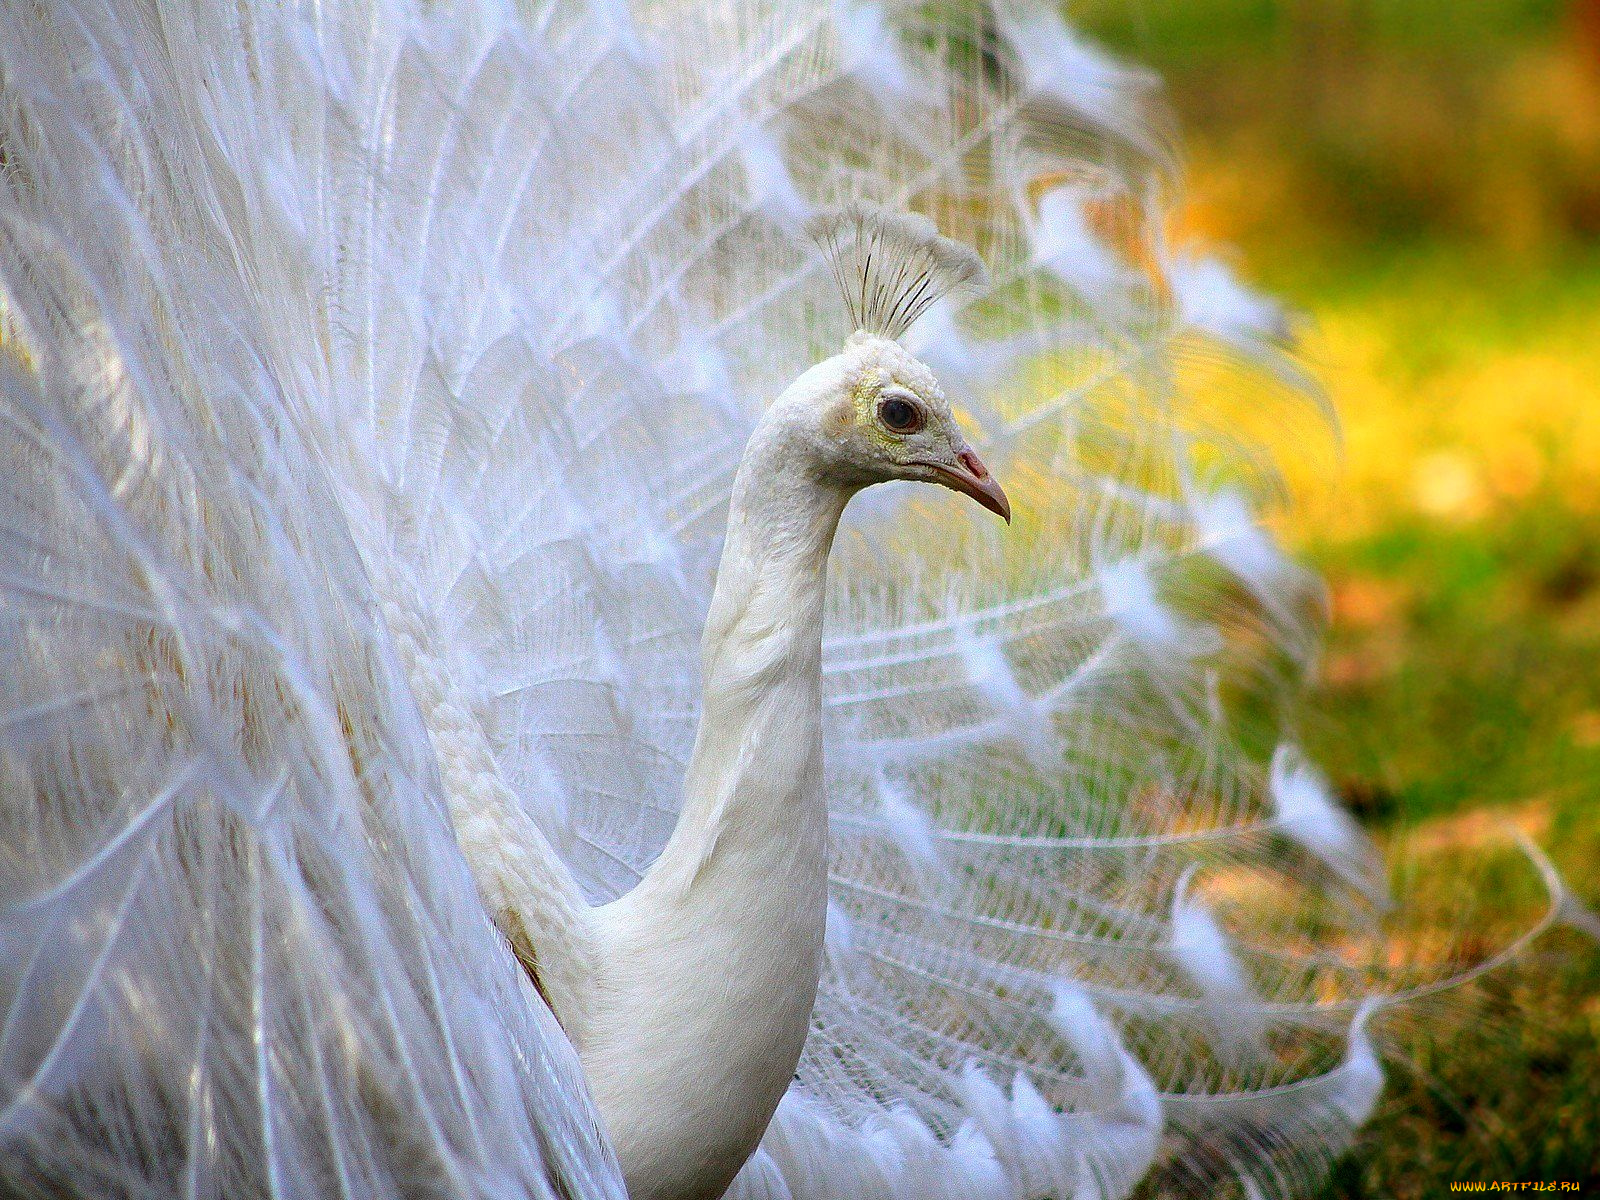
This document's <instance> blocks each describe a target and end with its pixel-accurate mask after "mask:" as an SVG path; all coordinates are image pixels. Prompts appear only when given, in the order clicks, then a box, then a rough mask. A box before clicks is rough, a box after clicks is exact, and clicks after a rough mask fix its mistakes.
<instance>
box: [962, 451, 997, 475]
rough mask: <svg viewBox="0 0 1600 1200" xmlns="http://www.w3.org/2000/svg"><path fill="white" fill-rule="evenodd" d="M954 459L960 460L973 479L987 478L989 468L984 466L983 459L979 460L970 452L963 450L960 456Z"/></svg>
mask: <svg viewBox="0 0 1600 1200" xmlns="http://www.w3.org/2000/svg"><path fill="white" fill-rule="evenodd" d="M956 457H957V458H959V459H960V460H961V465H962V466H964V467H965V468H966V469H967V470H969V471H971V472H972V475H973V478H975V479H987V478H989V468H988V467H986V466H984V465H983V459H981V458H979V457H978V456H977V455H976V454H974V453H973V452H972V451H971V450H963V451H962V452H961V453H960V454H958V455H956Z"/></svg>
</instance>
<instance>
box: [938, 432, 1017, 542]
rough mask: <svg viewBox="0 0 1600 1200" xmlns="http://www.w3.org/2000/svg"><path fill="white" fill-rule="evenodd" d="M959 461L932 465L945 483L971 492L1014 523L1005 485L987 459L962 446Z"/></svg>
mask: <svg viewBox="0 0 1600 1200" xmlns="http://www.w3.org/2000/svg"><path fill="white" fill-rule="evenodd" d="M956 461H957V463H958V464H959V465H956V466H947V465H945V464H943V463H929V464H928V465H929V466H931V467H932V468H933V469H934V470H935V471H937V472H938V473H939V482H940V483H942V484H944V485H945V487H947V488H951V489H952V490H954V491H957V492H960V493H962V494H963V495H967V496H971V497H972V498H973V499H974V500H976V501H977V502H978V503H979V504H981V505H983V506H984V507H985V508H987V509H988V510H989V511H990V512H992V513H994V514H996V515H997V516H999V517H1000V518H1001V519H1002V520H1003V521H1005V523H1006V524H1007V525H1009V524H1011V501H1009V500H1007V499H1006V493H1005V489H1004V488H1002V487H1001V486H1000V483H999V481H998V480H996V479H995V477H994V476H993V475H991V474H989V468H988V467H986V466H984V465H983V460H982V459H981V458H979V457H978V456H977V455H976V454H974V453H973V452H972V451H971V450H962V451H961V452H959V453H958V454H957V455H956Z"/></svg>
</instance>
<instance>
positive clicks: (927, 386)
mask: <svg viewBox="0 0 1600 1200" xmlns="http://www.w3.org/2000/svg"><path fill="white" fill-rule="evenodd" d="M775 407H777V408H778V409H779V410H780V411H778V412H774V413H773V414H771V416H773V417H776V418H777V419H778V420H780V421H782V422H783V423H784V424H785V425H787V426H788V427H789V428H788V431H787V432H788V433H789V435H790V437H791V438H796V439H797V440H798V441H800V442H802V443H803V444H805V445H806V446H807V448H808V450H809V457H810V458H811V460H812V463H813V465H814V468H815V469H816V471H817V474H818V476H819V477H820V478H821V479H822V480H825V481H826V482H830V483H834V484H837V485H841V486H843V487H845V488H848V489H851V490H854V489H857V488H862V487H867V486H870V485H871V484H874V483H884V482H887V481H888V480H891V479H909V480H915V481H918V482H921V483H936V484H939V485H940V486H942V487H947V488H950V489H951V490H952V491H957V492H960V493H962V494H963V495H965V496H969V497H971V498H972V499H973V500H976V501H977V502H978V503H979V504H981V505H983V507H984V508H987V509H988V510H989V511H990V512H992V513H995V514H997V515H998V516H1000V517H1001V518H1002V519H1004V520H1005V521H1006V522H1007V523H1008V524H1009V523H1010V521H1011V504H1010V501H1009V500H1008V499H1007V498H1006V494H1005V491H1004V489H1003V488H1001V486H1000V484H999V481H998V480H996V479H995V477H994V476H993V475H992V474H990V472H989V469H988V468H987V467H986V466H984V464H983V460H982V459H980V458H979V457H978V455H977V454H976V453H975V452H974V451H973V449H972V447H971V446H969V445H968V444H967V440H966V438H965V436H964V435H963V434H962V432H961V428H960V426H959V425H958V424H957V423H956V419H955V414H954V413H953V412H952V411H951V409H950V403H949V401H948V400H947V399H946V398H945V394H944V390H943V389H942V388H941V387H940V386H939V382H938V380H937V379H935V378H934V375H933V372H932V371H930V370H929V369H928V368H927V367H926V366H925V365H924V364H923V363H921V362H919V361H918V360H917V359H916V358H914V357H913V356H912V355H911V354H910V352H908V351H907V350H906V349H905V348H904V347H903V346H901V345H900V344H899V343H898V342H895V341H891V340H889V339H887V338H882V337H877V336H874V335H872V334H868V333H855V334H853V335H851V337H850V339H849V340H848V341H847V342H846V343H845V347H844V350H843V351H842V352H841V353H839V354H836V355H834V356H833V357H832V358H829V359H827V360H825V361H824V362H821V363H818V364H817V365H816V366H815V367H813V368H811V370H809V371H807V372H806V373H805V374H804V375H802V376H801V377H800V379H799V380H797V381H796V382H795V384H794V386H793V387H791V388H790V389H789V390H788V391H787V392H786V393H785V394H784V396H783V397H782V399H780V400H779V401H778V405H777V406H775Z"/></svg>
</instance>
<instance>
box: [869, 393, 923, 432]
mask: <svg viewBox="0 0 1600 1200" xmlns="http://www.w3.org/2000/svg"><path fill="white" fill-rule="evenodd" d="M878 411H879V413H880V414H881V415H882V417H883V423H884V424H885V425H887V426H888V427H889V428H890V429H896V430H899V431H901V432H902V433H908V432H910V431H911V430H913V429H915V428H916V427H917V409H916V405H914V404H912V403H911V401H909V400H902V399H900V398H899V397H891V398H890V399H888V400H885V401H884V402H883V407H882V408H881V409H879V410H878Z"/></svg>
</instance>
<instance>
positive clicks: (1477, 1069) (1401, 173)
mask: <svg viewBox="0 0 1600 1200" xmlns="http://www.w3.org/2000/svg"><path fill="white" fill-rule="evenodd" d="M1068 7H1069V11H1070V12H1071V14H1072V16H1073V17H1074V18H1075V20H1076V22H1077V24H1078V26H1079V27H1080V28H1082V29H1084V30H1085V31H1086V32H1088V33H1090V34H1092V35H1093V36H1094V37H1095V38H1096V39H1097V40H1098V41H1099V42H1100V43H1101V44H1102V45H1104V46H1106V47H1109V48H1110V49H1112V50H1113V51H1115V52H1116V53H1118V54H1119V55H1120V56H1121V57H1123V58H1124V59H1126V60H1129V61H1132V62H1137V63H1141V64H1148V65H1149V66H1150V67H1151V68H1153V69H1154V70H1155V71H1156V72H1158V73H1159V75H1160V76H1161V78H1162V79H1163V80H1164V83H1165V88H1166V93H1167V97H1168V99H1169V101H1170V104H1171V106H1172V108H1173V109H1174V110H1175V112H1176V114H1177V120H1178V123H1179V125H1180V127H1181V130H1182V144H1183V146H1184V148H1185V154H1186V156H1187V157H1186V161H1185V164H1184V173H1183V177H1184V196H1183V203H1182V206H1181V208H1180V210H1179V215H1178V218H1177V228H1176V229H1175V230H1174V231H1173V232H1174V236H1175V237H1176V238H1178V239H1180V240H1181V239H1183V238H1185V237H1202V238H1204V239H1205V240H1207V241H1214V242H1221V243H1225V244H1229V245H1232V246H1235V247H1237V248H1238V257H1239V259H1240V264H1239V265H1240V267H1241V269H1242V272H1243V274H1244V275H1245V276H1246V277H1247V278H1250V279H1252V280H1254V281H1256V282H1258V283H1260V284H1261V285H1263V286H1264V287H1265V288H1266V289H1268V290H1269V291H1272V292H1274V293H1275V294H1277V295H1279V296H1281V297H1284V298H1286V299H1287V300H1288V301H1289V302H1290V303H1291V304H1293V305H1295V306H1297V307H1298V308H1299V309H1300V310H1302V311H1303V312H1304V313H1306V314H1307V315H1308V317H1309V321H1308V332H1307V340H1306V354H1307V357H1308V358H1309V360H1310V361H1311V363H1312V364H1313V365H1314V367H1315V368H1316V370H1317V372H1318V374H1319V375H1320V376H1321V378H1322V379H1323V380H1324V381H1325V383H1326V386H1327V388H1328V390H1329V393H1330V395H1331V398H1332V400H1333V403H1334V406H1335V407H1336V409H1337V410H1338V413H1339V418H1340V424H1341V428H1342V450H1341V452H1340V454H1339V455H1338V456H1337V457H1332V456H1323V457H1321V458H1318V457H1317V456H1310V457H1309V458H1308V460H1307V462H1306V463H1304V464H1300V465H1299V467H1298V468H1297V469H1296V472H1295V473H1296V475H1297V477H1296V478H1295V479H1294V480H1293V482H1294V483H1295V484H1296V491H1297V493H1298V502H1297V505H1296V507H1295V510H1294V512H1293V513H1292V514H1291V515H1290V517H1289V518H1288V519H1287V524H1286V527H1285V529H1284V534H1285V536H1286V537H1287V538H1288V540H1289V541H1290V542H1291V543H1292V544H1294V545H1295V546H1296V547H1297V549H1298V550H1299V551H1300V552H1301V553H1302V554H1303V555H1305V556H1307V557H1309V558H1310V559H1311V560H1312V561H1313V562H1315V563H1316V564H1317V566H1318V567H1319V568H1320V569H1321V570H1322V572H1323V573H1324V575H1325V576H1326V578H1327V580H1328V583H1329V586H1330V590H1331V594H1332V599H1333V624H1332V629H1331V636H1330V642H1329V647H1328V651H1327V653H1326V655H1325V657H1324V659H1323V663H1322V670H1321V678H1320V682H1319V684H1318V686H1317V689H1316V692H1315V694H1314V695H1313V696H1312V697H1311V702H1310V705H1309V712H1308V716H1307V721H1308V723H1309V728H1308V729H1307V730H1306V737H1307V741H1308V742H1309V744H1310V746H1311V748H1312V749H1313V751H1314V752H1315V753H1316V755H1317V756H1318V757H1319V759H1320V761H1321V762H1322V763H1323V764H1324V765H1325V766H1326V768H1327V769H1328V771H1329V773H1330V775H1331V777H1332V778H1333V780H1334V782H1335V784H1336V785H1337V787H1338V789H1339V791H1340V792H1341V793H1342V795H1343V797H1344V799H1345V800H1346V802H1347V803H1348V804H1349V805H1350V806H1351V807H1352V808H1353V809H1354V810H1355V811H1356V812H1357V813H1358V814H1359V815H1360V816H1361V817H1362V819H1363V820H1364V821H1365V822H1366V823H1367V825H1368V827H1369V828H1371V829H1372V830H1373V831H1374V832H1375V833H1376V834H1378V835H1379V836H1380V838H1383V839H1384V840H1386V841H1390V842H1395V841H1401V840H1403V841H1405V842H1406V843H1408V846H1409V847H1410V848H1413V849H1415V848H1418V847H1420V848H1421V849H1422V850H1423V851H1425V852H1426V853H1427V854H1428V856H1429V858H1430V861H1431V862H1432V863H1433V864H1434V865H1433V866H1432V867H1431V868H1429V869H1431V870H1432V871H1433V872H1434V873H1433V875H1432V876H1430V877H1429V878H1430V879H1431V882H1430V883H1428V884H1427V887H1428V888H1429V889H1430V890H1431V891H1432V892H1434V893H1440V896H1439V897H1438V898H1439V900H1440V907H1441V909H1442V910H1445V911H1455V912H1459V913H1467V912H1469V911H1470V913H1471V915H1470V917H1468V918H1467V919H1468V920H1470V921H1471V922H1473V925H1472V934H1473V936H1476V937H1478V938H1480V939H1481V941H1482V942H1483V944H1484V946H1485V947H1488V946H1492V945H1495V944H1498V942H1501V941H1503V940H1504V938H1505V937H1507V936H1510V934H1511V933H1512V932H1513V931H1514V924H1513V920H1514V919H1513V916H1512V914H1513V912H1515V913H1516V914H1517V916H1518V917H1521V918H1525V917H1526V914H1527V912H1528V911H1529V909H1530V906H1531V905H1533V904H1534V903H1535V902H1536V899H1537V897H1536V896H1534V895H1532V894H1531V887H1530V885H1529V884H1528V882H1527V872H1526V871H1523V872H1521V873H1520V874H1518V873H1516V872H1514V871H1512V870H1511V869H1510V868H1509V866H1508V867H1506V868H1505V869H1504V870H1498V869H1496V868H1494V867H1493V866H1491V867H1490V868H1489V869H1487V870H1480V869H1476V868H1469V867H1467V866H1466V865H1465V864H1467V863H1470V862H1472V861H1474V860H1477V861H1483V859H1484V852H1482V848H1483V847H1486V846H1488V845H1489V844H1490V843H1492V842H1493V841H1494V839H1495V838H1496V837H1497V836H1498V835H1499V834H1500V833H1501V832H1502V831H1503V829H1504V828H1505V827H1507V826H1514V827H1516V828H1520V829H1521V830H1523V831H1525V832H1527V833H1528V834H1530V835H1532V836H1533V837H1534V838H1535V839H1536V840H1537V841H1538V842H1539V844H1540V845H1542V846H1543V847H1544V848H1545V849H1546V850H1547V851H1548V852H1549V853H1550V855H1551V857H1552V858H1553V859H1554V860H1555V862H1556V863H1557V865H1558V866H1559V867H1560V869H1561V870H1562V871H1563V873H1564V874H1565V875H1566V877H1567V879H1568V880H1569V881H1570V882H1571V884H1572V886H1573V889H1574V891H1575V892H1577V894H1579V895H1580V896H1581V897H1582V898H1583V899H1584V900H1586V901H1588V902H1589V903H1590V904H1591V905H1597V904H1600V670H1597V667H1600V0H1454V2H1452V0H1072V2H1071V3H1069V6H1068ZM1452 887H1457V888H1459V889H1460V890H1461V895H1460V896H1459V897H1452V896H1451V895H1450V889H1451V888H1452ZM1502 889H1503V890H1502ZM1472 897H1475V899H1473V898H1472ZM1502 900H1503V901H1504V904H1503V905H1502V904H1501V901H1502ZM1458 902H1459V903H1458ZM1470 990H1472V991H1473V993H1474V994H1473V996H1472V997H1471V998H1470V1000H1464V1002H1463V1003H1462V1004H1460V1005H1457V1006H1446V1007H1443V1008H1441V1009H1440V1011H1439V1013H1438V1014H1436V1015H1432V1016H1430V1017H1429V1018H1428V1020H1427V1022H1425V1023H1424V1027H1423V1028H1422V1030H1421V1035H1420V1036H1419V1035H1418V1034H1417V1032H1416V1031H1413V1034H1412V1036H1411V1038H1410V1041H1409V1042H1408V1046H1409V1048H1408V1050H1407V1051H1406V1053H1405V1054H1403V1055H1402V1061H1400V1062H1398V1063H1395V1064H1394V1065H1392V1066H1391V1069H1390V1090H1389V1093H1388V1095H1387V1097H1386V1099H1385V1101H1384V1104H1383V1107H1382V1108H1381V1109H1380V1112H1379V1115H1378V1119H1377V1120H1375V1121H1374V1122H1373V1124H1372V1125H1371V1127H1370V1128H1369V1130H1368V1132H1367V1133H1366V1135H1365V1141H1364V1144H1363V1147H1362V1151H1361V1153H1360V1154H1358V1155H1354V1156H1352V1157H1351V1158H1350V1159H1349V1160H1348V1161H1347V1162H1345V1163H1344V1164H1343V1165H1342V1166H1341V1167H1340V1169H1339V1170H1337V1171H1336V1172H1335V1175H1334V1178H1333V1179H1332V1180H1331V1181H1330V1183H1329V1185H1328V1188H1327V1192H1326V1194H1327V1195H1328V1196H1330V1197H1358V1196H1359V1197H1396V1198H1403V1197H1412V1196H1435V1195H1448V1194H1450V1189H1449V1185H1450V1183H1451V1182H1452V1181H1462V1180H1485V1181H1492V1180H1514V1181H1529V1182H1534V1181H1545V1182H1555V1181H1567V1182H1579V1183H1582V1184H1584V1185H1586V1187H1585V1190H1586V1191H1588V1190H1591V1189H1594V1188H1600V952H1597V950H1596V949H1595V948H1594V947H1593V946H1592V945H1590V944H1589V943H1588V942H1587V941H1586V940H1585V939H1583V938H1581V937H1578V936H1577V935H1575V934H1572V933H1558V934H1556V935H1554V936H1552V937H1550V938H1546V939H1544V940H1543V941H1541V942H1539V943H1538V944H1537V945H1536V946H1535V948H1534V951H1533V953H1532V954H1531V955H1530V956H1529V958H1528V960H1527V961H1526V962H1525V964H1524V965H1523V967H1522V968H1521V969H1519V970H1517V971H1514V972H1510V973H1504V974H1501V975H1496V976H1494V977H1492V978H1491V979H1489V980H1488V981H1486V982H1484V983H1482V984H1481V985H1479V986H1477V987H1476V988H1475V989H1470Z"/></svg>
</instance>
